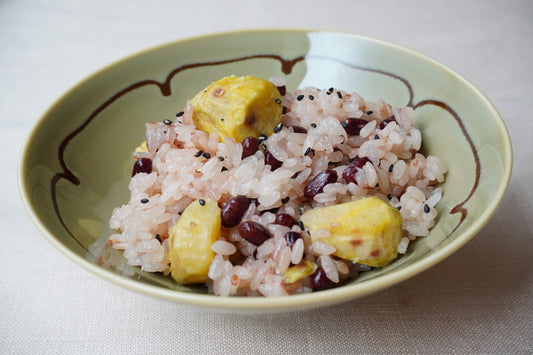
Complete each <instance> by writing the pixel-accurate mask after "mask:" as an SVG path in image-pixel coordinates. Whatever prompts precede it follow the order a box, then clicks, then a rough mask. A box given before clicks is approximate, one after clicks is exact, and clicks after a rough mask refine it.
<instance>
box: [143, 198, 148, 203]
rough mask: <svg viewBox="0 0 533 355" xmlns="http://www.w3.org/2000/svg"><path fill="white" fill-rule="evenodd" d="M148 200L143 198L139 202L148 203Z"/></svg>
mask: <svg viewBox="0 0 533 355" xmlns="http://www.w3.org/2000/svg"><path fill="white" fill-rule="evenodd" d="M148 201H149V200H148V199H147V198H143V199H142V200H141V203H148Z"/></svg>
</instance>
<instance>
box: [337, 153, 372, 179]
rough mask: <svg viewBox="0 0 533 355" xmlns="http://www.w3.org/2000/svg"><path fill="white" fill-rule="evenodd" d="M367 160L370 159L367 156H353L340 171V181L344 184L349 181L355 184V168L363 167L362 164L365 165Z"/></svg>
mask: <svg viewBox="0 0 533 355" xmlns="http://www.w3.org/2000/svg"><path fill="white" fill-rule="evenodd" d="M369 161H370V159H368V158H367V157H363V158H355V159H354V160H353V161H352V162H351V163H350V165H348V166H347V167H346V169H344V171H343V172H342V181H343V182H344V183H345V184H349V183H350V182H353V183H354V184H357V181H356V180H355V174H356V173H357V170H359V169H361V168H363V166H365V164H366V163H368V162H369Z"/></svg>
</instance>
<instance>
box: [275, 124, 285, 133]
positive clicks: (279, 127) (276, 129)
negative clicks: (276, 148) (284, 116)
mask: <svg viewBox="0 0 533 355" xmlns="http://www.w3.org/2000/svg"><path fill="white" fill-rule="evenodd" d="M282 128H283V123H281V122H280V123H279V124H278V125H277V126H276V127H274V133H278V132H279V131H281V129H282Z"/></svg>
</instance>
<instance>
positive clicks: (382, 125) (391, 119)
mask: <svg viewBox="0 0 533 355" xmlns="http://www.w3.org/2000/svg"><path fill="white" fill-rule="evenodd" d="M391 122H396V123H397V121H396V118H394V115H392V116H390V117H389V118H386V119H384V120H383V121H381V123H380V124H379V128H380V129H383V128H385V127H386V126H387V125H388V124H389V123H391Z"/></svg>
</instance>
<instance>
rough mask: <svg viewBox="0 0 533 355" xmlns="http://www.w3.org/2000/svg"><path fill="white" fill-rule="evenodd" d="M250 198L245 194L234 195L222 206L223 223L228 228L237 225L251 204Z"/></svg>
mask: <svg viewBox="0 0 533 355" xmlns="http://www.w3.org/2000/svg"><path fill="white" fill-rule="evenodd" d="M250 203H251V201H250V199H249V198H248V197H246V196H244V195H238V196H235V197H232V198H231V199H230V200H229V201H228V202H226V204H225V205H224V207H222V212H221V217H222V225H223V226H224V227H227V228H231V227H235V226H236V225H237V224H239V222H240V221H241V219H242V216H243V215H244V213H245V212H246V210H247V209H248V207H249V206H250Z"/></svg>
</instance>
